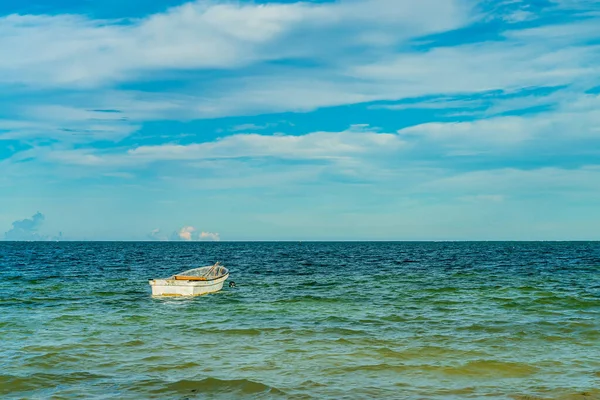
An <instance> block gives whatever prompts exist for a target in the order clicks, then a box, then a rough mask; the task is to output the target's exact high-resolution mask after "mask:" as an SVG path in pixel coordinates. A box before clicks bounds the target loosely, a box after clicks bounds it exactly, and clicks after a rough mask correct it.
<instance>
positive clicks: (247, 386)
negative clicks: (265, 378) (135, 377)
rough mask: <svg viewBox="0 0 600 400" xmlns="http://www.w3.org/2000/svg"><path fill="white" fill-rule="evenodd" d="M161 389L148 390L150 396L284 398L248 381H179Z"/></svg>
mask: <svg viewBox="0 0 600 400" xmlns="http://www.w3.org/2000/svg"><path fill="white" fill-rule="evenodd" d="M157 383H158V382H154V381H146V382H145V384H144V386H147V385H151V386H154V385H156V384H157ZM161 386H162V387H160V388H157V389H152V390H150V393H152V394H167V393H179V394H210V393H218V394H221V395H222V394H225V393H228V394H231V395H236V394H237V395H240V394H242V395H258V394H266V395H269V396H284V395H285V392H283V391H281V390H279V389H277V388H276V387H273V386H269V385H265V384H264V383H260V382H255V381H251V380H248V379H232V380H226V379H217V378H206V379H202V380H199V381H194V380H187V379H183V380H180V381H176V382H172V383H167V384H164V383H162V385H161Z"/></svg>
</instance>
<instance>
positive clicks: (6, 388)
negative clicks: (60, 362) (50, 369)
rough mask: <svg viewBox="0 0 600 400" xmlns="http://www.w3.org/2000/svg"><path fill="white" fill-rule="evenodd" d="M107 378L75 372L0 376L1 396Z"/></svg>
mask: <svg viewBox="0 0 600 400" xmlns="http://www.w3.org/2000/svg"><path fill="white" fill-rule="evenodd" d="M104 378H107V377H106V376H104V375H96V374H91V373H88V372H73V373H68V374H47V373H38V374H31V375H28V376H26V377H23V376H15V375H0V395H3V394H11V393H13V394H14V393H17V392H25V391H30V390H38V389H47V388H54V387H56V386H57V384H63V385H68V384H75V383H80V382H83V381H93V380H98V379H104Z"/></svg>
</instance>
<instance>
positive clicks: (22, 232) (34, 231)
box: [4, 211, 58, 241]
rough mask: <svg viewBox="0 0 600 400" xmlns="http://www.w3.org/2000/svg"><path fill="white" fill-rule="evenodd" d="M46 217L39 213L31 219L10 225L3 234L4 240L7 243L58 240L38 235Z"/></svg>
mask: <svg viewBox="0 0 600 400" xmlns="http://www.w3.org/2000/svg"><path fill="white" fill-rule="evenodd" d="M45 219H46V217H45V216H44V214H42V213H40V212H39V211H38V212H37V213H35V214H33V216H32V217H31V218H25V219H22V220H18V221H15V222H13V223H12V228H11V229H10V230H9V231H7V232H5V233H4V240H9V241H30V240H32V241H42V240H43V241H45V240H53V239H58V238H51V237H50V236H46V235H43V234H40V233H39V229H40V228H41V226H42V224H43V223H44V220H45Z"/></svg>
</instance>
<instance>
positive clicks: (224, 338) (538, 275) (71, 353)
mask: <svg viewBox="0 0 600 400" xmlns="http://www.w3.org/2000/svg"><path fill="white" fill-rule="evenodd" d="M217 260H221V261H223V262H224V263H225V264H226V265H227V266H228V267H230V268H231V278H230V280H234V281H235V282H236V283H237V287H236V288H228V287H226V288H224V290H223V291H221V292H219V293H216V294H212V295H207V296H203V297H199V298H194V299H173V298H171V299H155V298H152V297H151V296H150V288H149V286H148V282H147V280H148V278H156V277H164V276H168V275H171V274H172V273H175V272H179V271H181V270H184V269H187V268H189V267H193V266H197V265H206V264H209V263H212V262H214V261H217ZM599 317H600V243H302V244H298V243H0V397H2V398H27V399H30V398H31V399H35V398H40V399H46V398H55V399H79V398H93V399H104V398H123V399H137V398H173V399H196V398H197V399H204V398H218V399H221V398H222V399H231V398H248V399H262V398H265V399H266V398H282V399H287V398H292V399H312V398H316V399H343V398H347V399H364V398H398V399H404V398H406V399H463V398H487V399H520V400H525V399H530V400H531V399H600V318H599Z"/></svg>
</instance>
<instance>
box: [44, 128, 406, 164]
mask: <svg viewBox="0 0 600 400" xmlns="http://www.w3.org/2000/svg"><path fill="white" fill-rule="evenodd" d="M403 145H404V142H403V141H402V140H401V138H400V136H399V135H397V134H394V133H379V132H376V131H373V130H370V129H369V128H368V127H365V126H360V125H357V126H353V127H352V128H351V129H349V130H346V131H343V132H314V133H309V134H306V135H301V136H291V135H259V134H237V135H231V136H227V137H224V138H222V139H219V140H216V141H213V142H206V143H195V144H189V145H178V144H164V145H157V146H141V147H137V148H133V149H130V150H128V151H127V152H125V153H109V154H101V153H96V152H93V151H92V150H62V151H60V150H59V151H53V152H50V153H48V154H47V155H46V157H47V159H48V160H51V161H55V162H60V163H65V164H75V165H87V166H119V165H144V164H147V163H151V162H155V161H197V160H210V159H235V158H245V157H251V158H261V157H275V158H281V159H300V160H303V159H304V160H310V159H312V160H336V159H343V158H347V157H353V156H357V155H363V156H367V155H368V154H371V153H389V152H393V151H396V150H398V149H399V148H401V147H402V146H403Z"/></svg>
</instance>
